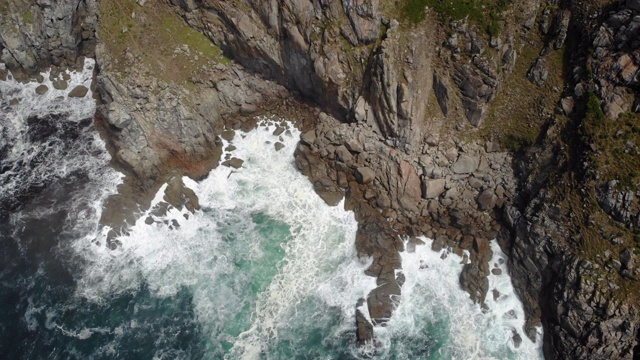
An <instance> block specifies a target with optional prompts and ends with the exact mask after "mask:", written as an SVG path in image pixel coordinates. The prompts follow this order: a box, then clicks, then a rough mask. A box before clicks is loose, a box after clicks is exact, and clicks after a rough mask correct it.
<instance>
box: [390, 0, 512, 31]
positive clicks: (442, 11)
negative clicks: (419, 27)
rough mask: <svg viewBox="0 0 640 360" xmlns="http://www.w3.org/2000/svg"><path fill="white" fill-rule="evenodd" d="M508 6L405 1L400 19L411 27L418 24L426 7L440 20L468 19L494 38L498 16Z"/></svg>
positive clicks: (496, 0) (498, 0)
mask: <svg viewBox="0 0 640 360" xmlns="http://www.w3.org/2000/svg"><path fill="white" fill-rule="evenodd" d="M510 4H511V2H510V1H508V0H405V1H403V2H402V3H401V5H400V17H401V19H402V20H406V21H408V22H410V23H411V24H413V25H416V24H419V23H420V22H422V21H423V20H424V19H425V18H426V12H425V8H426V7H428V8H430V9H433V10H434V11H435V12H436V13H438V14H439V15H440V17H441V18H442V20H460V19H464V18H468V19H469V20H470V21H472V22H475V23H476V24H478V25H480V26H481V27H482V28H484V29H486V30H487V33H489V34H490V35H491V36H496V35H498V34H499V33H500V24H499V21H500V20H501V19H500V15H499V14H500V13H501V12H503V11H505V10H506V9H507V7H508V6H509V5H510Z"/></svg>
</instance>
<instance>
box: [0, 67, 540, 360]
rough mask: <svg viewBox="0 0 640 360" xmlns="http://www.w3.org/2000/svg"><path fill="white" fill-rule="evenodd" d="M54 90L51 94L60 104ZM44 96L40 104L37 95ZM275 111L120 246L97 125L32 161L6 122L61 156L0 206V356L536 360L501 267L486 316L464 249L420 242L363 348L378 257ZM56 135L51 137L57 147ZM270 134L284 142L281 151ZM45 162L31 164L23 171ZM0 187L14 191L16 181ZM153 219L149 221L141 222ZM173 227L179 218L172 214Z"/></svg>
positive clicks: (86, 106)
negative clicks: (109, 220)
mask: <svg viewBox="0 0 640 360" xmlns="http://www.w3.org/2000/svg"><path fill="white" fill-rule="evenodd" d="M89 70H90V69H89ZM89 75H90V71H88V72H87V73H85V74H84V75H83V74H76V75H74V76H77V79H76V78H75V77H74V78H73V79H76V80H72V81H78V82H82V81H89V79H90V76H89ZM0 86H7V85H6V84H0ZM15 86H16V87H20V86H23V85H17V84H15ZM33 86H35V84H33ZM33 86H32V85H27V88H28V89H30V88H29V87H33ZM29 91H33V89H31V90H29ZM4 93H5V94H6V93H7V92H6V91H5V92H4ZM54 95H55V94H53V95H52V96H51V99H49V100H50V101H52V102H53V103H56V104H57V103H58V102H59V101H54V100H55V96H54ZM21 96H23V97H24V98H28V96H29V95H28V94H23V95H21ZM8 100H9V98H4V99H3V101H4V103H3V104H5V105H3V106H4V107H3V111H5V113H3V116H5V118H9V117H10V118H11V122H12V124H14V125H15V128H16V129H20V126H23V127H24V126H26V125H24V124H23V122H24V121H22V120H21V119H22V118H23V117H24V116H25V111H26V110H24V111H22V112H20V111H15V109H13V110H11V109H9V110H11V111H14V112H11V111H9V110H8V108H7V107H6V103H8ZM34 101H35V100H34ZM74 101H75V100H74ZM37 103H38V104H39V105H38V106H40V107H42V110H43V111H45V113H46V109H47V108H46V102H44V103H43V102H42V99H37ZM24 105H25V109H34V108H35V107H36V105H29V103H28V101H25V103H24ZM51 106H52V107H53V105H51ZM56 106H57V107H56V108H55V109H56V111H58V112H62V113H64V116H62V117H61V118H60V119H58V120H56V121H61V122H64V124H76V123H79V122H80V121H81V120H82V118H85V117H86V116H87V114H90V113H91V111H93V110H92V109H93V108H92V107H91V101H90V99H85V101H84V102H82V100H78V101H76V102H75V103H70V104H68V106H69V108H67V109H65V108H64V107H61V106H60V105H59V104H58V105H56ZM275 120H277V121H272V120H270V119H263V120H262V125H261V126H260V127H258V128H257V129H256V130H254V131H252V132H250V133H247V134H244V133H238V134H236V137H235V138H234V140H233V141H232V143H233V145H234V146H235V147H236V148H237V149H236V150H234V151H233V153H232V154H229V155H230V156H235V157H238V158H241V159H243V160H244V161H245V162H244V164H243V166H242V168H241V169H237V170H236V169H231V168H226V167H222V166H221V167H219V168H217V169H215V170H213V171H212V172H211V173H210V174H209V176H208V177H207V178H206V179H204V180H202V181H200V182H194V181H192V180H190V179H188V178H184V179H183V181H184V183H185V185H186V186H187V187H189V188H191V189H192V190H194V192H195V193H196V194H197V196H198V197H199V202H200V205H201V210H200V211H197V212H196V213H195V214H191V213H188V212H187V211H186V210H178V209H170V210H169V211H168V213H167V214H166V215H164V216H160V217H158V216H154V215H151V212H152V209H151V210H149V212H148V213H147V214H144V215H143V216H141V218H140V220H139V221H138V222H137V223H136V224H135V225H134V226H133V227H132V228H131V231H130V233H129V234H128V235H126V236H122V237H120V238H119V240H120V242H121V243H122V246H121V247H120V248H118V249H117V250H115V251H112V250H109V249H107V248H106V247H105V246H104V245H103V244H104V243H105V241H104V237H105V234H106V233H107V231H108V229H100V228H99V227H98V224H97V220H98V219H99V218H100V213H101V205H102V202H103V201H104V199H105V197H106V196H107V195H108V194H109V193H112V192H114V191H115V189H116V186H117V184H118V183H119V182H120V181H121V180H120V175H119V174H117V173H116V172H115V171H113V170H111V169H110V168H109V167H108V161H109V158H108V155H107V153H106V151H105V150H104V145H103V144H102V143H101V142H100V141H99V139H97V136H96V135H95V131H94V130H93V128H92V126H87V125H83V127H82V128H81V131H80V133H79V134H80V135H79V136H78V137H77V139H76V140H74V139H67V138H64V140H65V141H67V142H69V143H68V144H69V146H64V147H60V149H58V150H59V151H56V152H52V153H51V154H52V155H46V154H48V153H46V154H45V155H42V154H40V155H38V154H36V155H37V156H35V157H34V156H32V155H33V154H32V153H29V151H32V150H31V149H38V148H39V147H38V144H34V143H33V142H32V140H30V139H28V138H20V137H19V136H18V137H16V136H13V135H11V134H10V132H11V131H13V130H12V129H9V130H6V129H5V130H6V131H3V132H2V134H4V135H3V136H5V137H4V138H3V139H14V140H11V141H14V143H15V144H12V145H11V146H13V147H12V149H21V150H20V151H22V152H21V154H23V153H24V154H27V153H28V154H27V155H28V156H32V157H34V158H37V157H42V156H45V157H46V156H52V159H51V160H50V161H43V162H42V164H44V165H43V166H46V165H47V164H50V166H56V171H55V172H54V173H55V174H56V175H55V176H53V177H49V178H47V182H46V184H47V185H46V186H45V187H44V189H42V188H41V187H38V188H37V189H38V191H37V192H34V190H29V191H31V192H32V193H29V192H28V191H27V194H30V195H29V196H25V197H24V198H25V199H26V200H24V201H23V202H24V204H23V206H21V207H19V208H17V209H14V210H12V211H11V213H10V214H6V216H2V217H0V230H1V231H0V241H1V243H0V244H1V246H2V251H0V261H2V264H3V265H2V267H0V353H1V354H4V355H7V356H6V357H7V358H28V359H31V358H77V359H87V358H92V359H116V358H117V359H356V358H376V359H450V358H457V359H467V358H477V359H488V358H495V359H533V358H539V357H540V354H539V347H538V346H537V345H535V344H533V343H532V342H531V341H529V340H528V339H526V337H525V336H522V337H523V340H524V341H523V344H522V345H521V346H520V348H518V349H515V347H514V345H513V341H512V334H513V331H516V332H519V333H520V334H522V324H523V323H524V321H523V320H524V314H523V312H522V306H521V304H520V302H519V301H518V299H517V298H516V297H515V295H514V294H513V288H512V286H511V283H510V280H509V278H508V276H494V275H491V276H490V284H491V288H492V289H493V288H496V289H499V290H500V293H502V294H503V295H504V296H502V297H501V298H499V299H498V300H496V301H494V300H493V299H489V300H488V302H487V305H488V307H489V309H488V310H487V311H482V310H481V309H480V308H479V306H477V305H474V304H473V303H472V302H471V301H470V299H469V296H468V295H467V294H466V293H465V292H464V291H462V290H461V289H460V287H459V284H458V279H459V274H460V270H461V268H462V265H461V264H460V262H461V259H460V258H459V257H457V256H455V255H454V254H450V253H448V252H447V251H446V250H445V251H443V253H434V252H432V251H431V250H429V249H430V246H429V245H430V240H429V239H424V240H425V242H426V243H427V245H425V246H419V247H418V248H417V249H416V251H415V252H412V253H403V254H402V258H403V270H402V271H403V272H404V273H405V276H406V278H407V281H406V283H405V284H404V285H403V298H402V300H401V301H400V303H399V304H397V309H396V312H395V314H394V317H393V318H392V319H391V321H390V322H389V324H388V326H387V327H385V328H382V327H377V328H375V333H376V337H377V339H378V345H377V346H375V347H365V348H362V349H358V348H357V347H356V346H355V333H354V327H355V304H356V302H357V299H358V298H361V297H366V295H367V294H368V293H369V292H370V291H371V290H372V289H373V288H374V287H375V279H374V278H371V277H368V276H365V275H364V270H365V269H366V268H367V267H368V265H369V264H370V262H371V260H370V259H358V258H357V256H356V252H355V249H354V239H355V232H356V229H357V224H356V222H355V219H354V215H353V214H352V213H350V212H347V211H344V210H343V208H342V204H341V205H339V206H337V207H329V206H327V205H326V204H325V203H324V202H323V201H322V200H321V199H320V198H319V197H318V196H317V195H316V194H315V193H314V192H313V189H312V186H311V184H310V183H309V181H308V180H307V179H306V178H305V177H304V176H302V175H301V174H300V173H299V172H298V171H297V170H296V168H295V165H294V164H293V151H294V148H295V146H296V143H297V139H298V138H299V132H298V131H297V130H295V129H293V128H291V129H290V132H289V133H283V134H282V135H281V136H280V137H278V136H274V135H272V132H273V129H274V123H280V120H279V119H275ZM17 133H20V131H17ZM6 134H9V135H11V136H8V137H7V135H6ZM61 136H62V134H61V133H54V134H53V135H50V137H49V138H47V139H45V140H44V141H45V143H46V144H57V143H59V141H60V139H63V138H62V137H61ZM15 139H19V141H18V140H15ZM56 139H57V140H56ZM74 141H76V142H74ZM276 141H281V142H282V143H284V144H285V147H284V149H282V150H281V151H275V149H274V143H275V142H276ZM45 147H46V146H45ZM25 149H28V151H27V150H25ZM25 151H27V152H26V153H25ZM19 153H20V152H19ZM30 154H31V155H30ZM86 154H89V156H87V155H86ZM27 155H24V156H27ZM21 156H23V155H21ZM18 158H19V157H18ZM5 159H6V158H5ZM54 159H57V160H61V161H62V160H63V162H62V163H60V162H55V161H53V160H54ZM19 160H20V159H18V160H16V161H19ZM45 170H46V169H45ZM44 172H46V171H41V172H39V171H31V172H30V173H25V180H24V181H23V182H24V183H27V184H28V183H29V181H31V180H30V178H29V176H28V175H30V174H39V173H44ZM1 176H2V174H0V177H1ZM36 180H38V179H35V180H33V181H34V182H36V183H38V184H39V183H41V181H36ZM2 186H4V190H5V193H11V191H17V190H15V188H12V186H16V185H15V184H12V183H11V182H5V183H2ZM12 189H13V190H12ZM97 190H99V191H97ZM163 191H164V187H163V188H162V189H161V190H160V191H159V192H158V194H157V195H156V198H155V199H154V202H153V203H154V204H158V203H160V202H162V198H163ZM185 215H187V216H185ZM147 216H152V217H153V218H154V220H155V222H154V223H153V224H151V225H149V224H146V223H145V219H146V218H147ZM173 223H178V224H179V226H178V227H175V226H171V227H170V226H169V225H167V224H173ZM100 244H102V245H100ZM492 246H493V250H494V253H495V254H496V255H495V256H496V257H495V258H494V262H495V263H496V266H500V267H501V268H502V269H503V272H504V273H506V272H507V268H506V266H507V262H504V263H500V264H499V265H498V258H502V259H503V260H506V257H505V256H504V254H502V253H501V252H500V251H499V248H497V246H496V245H495V244H494V245H492ZM442 257H445V259H442ZM492 263H493V262H492ZM538 344H539V343H538Z"/></svg>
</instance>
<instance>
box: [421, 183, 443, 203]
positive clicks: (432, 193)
mask: <svg viewBox="0 0 640 360" xmlns="http://www.w3.org/2000/svg"><path fill="white" fill-rule="evenodd" d="M445 184H446V180H445V179H427V180H425V181H424V198H425V199H435V198H437V197H439V196H440V195H442V193H444V191H445Z"/></svg>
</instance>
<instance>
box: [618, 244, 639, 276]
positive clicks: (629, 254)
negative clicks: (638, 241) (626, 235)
mask: <svg viewBox="0 0 640 360" xmlns="http://www.w3.org/2000/svg"><path fill="white" fill-rule="evenodd" d="M636 260H637V256H636V254H634V252H633V250H632V249H629V248H627V249H625V250H624V251H623V252H622V253H621V254H620V263H621V264H622V268H623V269H626V270H631V271H633V270H634V269H635V267H636Z"/></svg>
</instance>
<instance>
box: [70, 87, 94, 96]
mask: <svg viewBox="0 0 640 360" xmlns="http://www.w3.org/2000/svg"><path fill="white" fill-rule="evenodd" d="M87 92H89V89H87V87H86V86H84V85H78V86H76V87H74V88H73V90H71V91H70V92H69V97H70V98H83V97H85V95H87Z"/></svg>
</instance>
